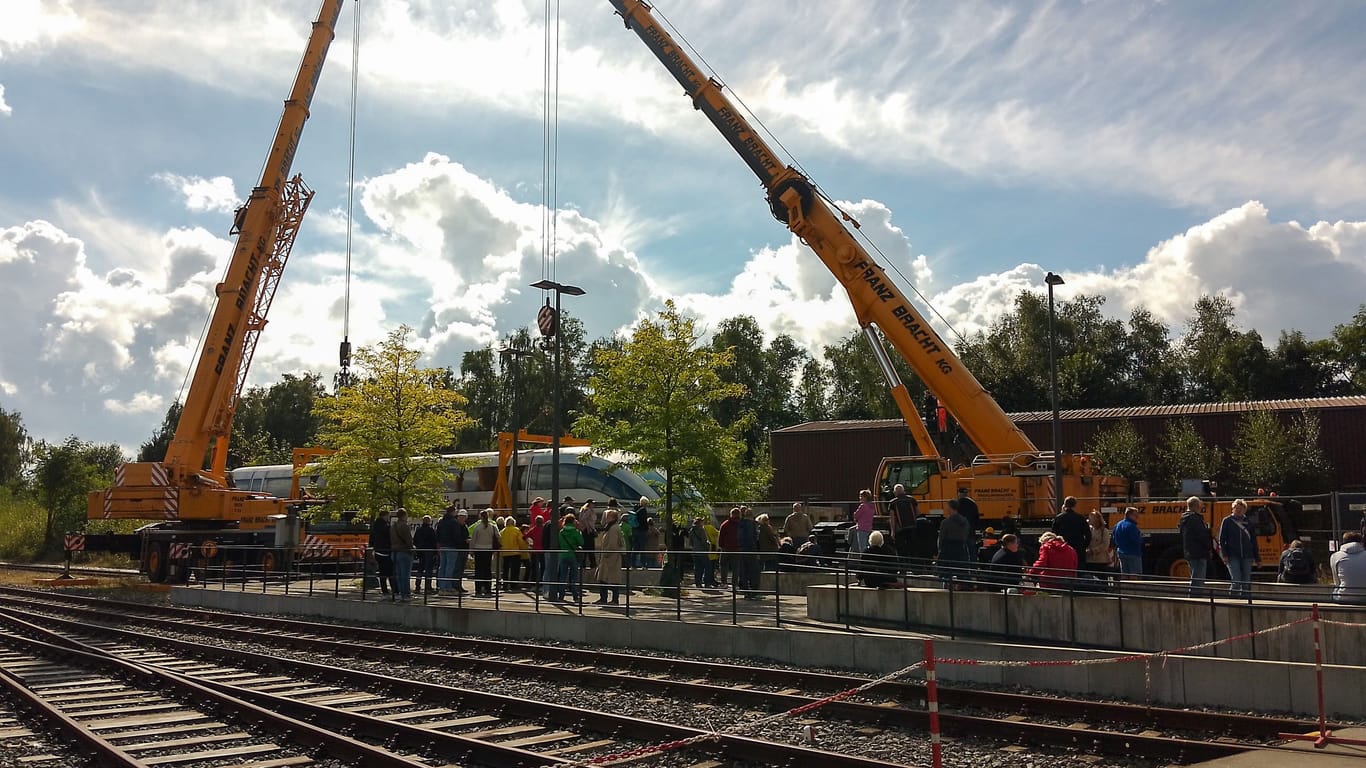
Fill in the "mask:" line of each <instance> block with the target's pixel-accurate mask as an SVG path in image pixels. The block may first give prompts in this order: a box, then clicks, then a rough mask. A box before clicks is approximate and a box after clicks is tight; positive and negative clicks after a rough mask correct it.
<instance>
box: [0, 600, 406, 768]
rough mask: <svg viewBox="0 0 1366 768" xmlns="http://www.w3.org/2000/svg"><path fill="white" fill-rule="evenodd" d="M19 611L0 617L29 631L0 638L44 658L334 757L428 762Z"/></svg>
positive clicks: (402, 766)
mask: <svg viewBox="0 0 1366 768" xmlns="http://www.w3.org/2000/svg"><path fill="white" fill-rule="evenodd" d="M19 613H20V612H18V611H15V610H13V609H11V608H10V607H8V606H7V607H5V608H0V623H3V624H6V625H8V626H10V627H12V628H15V629H18V630H23V631H25V632H27V633H28V634H27V635H19V634H11V635H8V636H6V637H4V638H3V642H5V643H8V644H11V645H22V646H23V647H25V648H27V649H29V650H30V651H31V652H33V653H36V654H38V655H41V656H44V657H47V658H53V659H60V660H63V661H67V662H73V663H77V664H79V666H81V667H82V668H90V667H95V668H99V669H104V670H107V671H109V672H111V673H113V674H115V675H118V676H120V677H123V678H125V679H136V680H139V681H140V682H141V684H143V685H148V686H150V687H151V689H152V690H158V691H167V690H173V691H176V692H177V693H179V694H180V696H179V697H178V698H182V699H188V700H191V701H196V702H204V703H208V704H211V705H212V706H214V707H217V708H219V709H220V711H227V712H231V713H232V714H233V715H235V716H236V717H237V718H238V719H239V720H240V721H242V722H244V723H252V724H254V725H257V726H259V727H263V728H265V729H266V730H270V731H273V732H275V733H278V734H283V735H286V736H288V739H289V745H290V746H294V747H298V746H299V745H303V746H306V747H314V748H318V749H321V750H323V751H325V752H327V753H328V754H329V755H331V756H333V757H335V758H337V759H340V760H345V761H359V763H358V764H363V765H366V766H375V767H376V768H429V766H427V764H426V763H421V762H416V761H413V760H409V759H408V758H406V757H402V756H400V755H395V754H394V753H392V752H389V751H388V750H385V749H382V748H380V747H375V746H372V745H370V744H366V743H365V742H363V741H358V740H356V739H353V738H351V737H349V736H346V735H344V734H340V733H332V732H329V731H327V730H325V729H322V728H319V727H317V726H314V725H311V724H309V723H306V722H303V721H301V720H297V719H294V718H290V717H287V716H284V715H281V714H279V713H276V712H272V711H270V710H268V709H265V708H263V707H259V706H257V705H255V704H252V703H250V702H247V701H243V700H242V699H241V698H239V697H235V696H232V695H224V694H223V693H220V692H219V691H217V690H215V689H213V688H210V687H209V686H206V685H203V684H201V683H199V682H197V681H195V680H193V679H190V678H188V677H185V676H184V675H180V674H176V673H172V672H169V671H167V670H162V669H158V668H156V667H155V666H152V665H148V664H142V663H139V662H136V661H131V660H128V659H121V658H119V657H117V656H115V655H112V654H110V653H108V652H106V651H103V650H101V649H99V648H95V647H93V646H90V645H87V644H85V643H82V642H80V641H78V640H74V639H72V638H69V637H64V636H62V635H60V634H58V633H55V632H52V631H51V630H49V629H47V628H45V627H43V626H40V625H38V624H34V623H32V622H30V621H27V620H25V619H24V618H22V617H21V616H20V615H18V614H19ZM25 615H27V614H25ZM36 618H40V619H42V620H44V621H50V620H51V619H50V617H36ZM60 621H62V623H70V624H73V625H74V628H76V629H82V630H86V631H88V630H90V629H92V628H93V627H92V626H91V625H89V624H81V623H79V622H67V621H65V620H60ZM101 629H102V628H101ZM126 634H135V633H126ZM42 637H47V638H48V640H46V641H45V640H41V639H39V638H42Z"/></svg>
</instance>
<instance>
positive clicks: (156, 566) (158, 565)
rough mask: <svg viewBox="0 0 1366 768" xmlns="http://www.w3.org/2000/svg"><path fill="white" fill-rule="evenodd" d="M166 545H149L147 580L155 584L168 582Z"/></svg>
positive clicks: (156, 543)
mask: <svg viewBox="0 0 1366 768" xmlns="http://www.w3.org/2000/svg"><path fill="white" fill-rule="evenodd" d="M166 558H167V552H166V544H165V542H152V543H150V544H148V545H147V580H148V581H150V582H152V583H153V584H160V583H162V582H164V581H166V565H167V563H166Z"/></svg>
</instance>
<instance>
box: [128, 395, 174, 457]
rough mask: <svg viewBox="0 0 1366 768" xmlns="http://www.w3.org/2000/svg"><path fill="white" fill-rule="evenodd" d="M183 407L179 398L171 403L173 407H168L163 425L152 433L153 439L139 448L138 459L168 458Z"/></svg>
mask: <svg viewBox="0 0 1366 768" xmlns="http://www.w3.org/2000/svg"><path fill="white" fill-rule="evenodd" d="M183 407H184V406H183V405H182V404H181V402H180V401H179V400H176V401H175V402H173V403H171V407H169V408H167V409H166V416H165V417H164V418H162V420H161V426H159V427H157V430H156V432H153V433H152V437H151V439H149V440H148V441H147V442H145V443H143V444H142V445H141V446H140V447H139V448H138V458H137V460H138V461H161V460H163V459H165V458H166V449H167V448H170V447H171V438H173V437H175V428H176V425H177V424H179V423H180V411H181V409H182V408H183Z"/></svg>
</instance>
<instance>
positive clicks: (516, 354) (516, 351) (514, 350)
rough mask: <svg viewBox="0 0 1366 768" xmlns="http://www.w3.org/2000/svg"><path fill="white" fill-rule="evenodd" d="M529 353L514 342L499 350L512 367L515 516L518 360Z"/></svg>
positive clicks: (514, 509)
mask: <svg viewBox="0 0 1366 768" xmlns="http://www.w3.org/2000/svg"><path fill="white" fill-rule="evenodd" d="M529 354H531V350H529V349H523V348H521V347H518V346H514V345H513V344H512V342H508V345H507V346H506V347H503V348H502V349H500V350H498V355H499V357H502V358H503V359H505V360H507V361H508V362H509V365H510V367H511V368H512V466H511V467H510V468H509V469H508V473H509V475H510V477H509V478H508V489H509V490H510V491H511V493H509V494H508V495H509V496H511V497H512V498H511V499H510V503H511V505H512V513H511V514H512V516H513V517H517V433H518V432H520V431H521V430H522V412H521V409H520V408H518V404H517V389H518V384H519V383H520V382H521V375H520V368H521V367H520V365H519V364H518V361H519V360H521V359H522V357H523V356H525V355H529Z"/></svg>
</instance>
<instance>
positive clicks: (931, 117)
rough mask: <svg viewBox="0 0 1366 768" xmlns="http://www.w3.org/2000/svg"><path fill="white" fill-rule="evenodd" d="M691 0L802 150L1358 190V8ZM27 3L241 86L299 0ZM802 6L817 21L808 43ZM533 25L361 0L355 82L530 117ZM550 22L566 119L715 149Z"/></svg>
mask: <svg viewBox="0 0 1366 768" xmlns="http://www.w3.org/2000/svg"><path fill="white" fill-rule="evenodd" d="M684 5H685V7H684V8H681V9H679V11H678V13H677V14H676V19H675V21H676V22H677V24H678V26H679V28H680V29H681V30H682V31H683V33H685V34H686V35H689V36H690V37H691V39H692V40H693V42H695V43H696V44H697V46H698V48H699V49H700V50H701V52H702V53H703V54H704V55H705V56H706V57H707V59H708V60H710V61H712V62H713V63H715V64H716V66H717V67H718V69H719V70H720V73H721V75H722V76H723V77H724V79H725V80H726V81H727V82H728V84H729V85H730V86H732V87H733V88H734V89H735V90H736V91H737V92H738V93H740V94H742V95H743V96H745V98H746V101H747V102H748V103H749V104H750V105H751V106H753V107H754V109H755V111H756V112H757V113H758V114H760V115H762V116H763V118H764V121H765V122H766V123H767V124H768V125H770V126H772V127H774V128H775V130H776V131H777V133H778V134H779V135H782V136H785V137H787V139H788V143H789V144H790V145H792V146H794V147H795V148H797V149H799V150H813V151H815V152H821V153H827V154H828V153H829V152H830V151H831V150H832V149H833V150H836V151H838V152H839V153H840V154H841V155H843V156H844V157H846V158H848V159H849V160H851V161H853V162H861V163H865V164H869V165H872V164H876V165H877V166H878V167H879V168H895V169H898V170H903V171H904V170H923V169H932V170H936V169H940V168H944V167H948V168H952V169H954V170H955V171H958V172H960V173H963V174H967V175H970V176H973V177H976V178H985V179H988V180H991V181H999V180H1005V181H1008V182H1018V181H1021V180H1026V181H1028V182H1029V183H1035V184H1037V183H1041V182H1042V183H1045V184H1051V185H1056V186H1060V187H1073V186H1077V185H1084V186H1089V187H1102V188H1106V189H1115V188H1119V189H1123V190H1127V191H1136V192H1139V193H1141V194H1144V195H1148V196H1151V197H1153V198H1155V199H1160V200H1168V201H1176V202H1179V203H1195V204H1199V205H1202V206H1219V205H1227V204H1228V201H1231V200H1246V199H1250V198H1254V197H1259V196H1265V195H1267V194H1268V189H1270V190H1273V191H1274V193H1275V194H1276V195H1277V196H1278V197H1277V198H1276V199H1273V200H1271V203H1272V204H1277V205H1278V204H1280V203H1281V202H1283V201H1284V202H1292V203H1306V202H1308V203H1313V204H1315V205H1319V206H1327V207H1332V208H1346V207H1348V206H1352V205H1358V204H1360V203H1361V202H1364V201H1366V191H1363V190H1366V151H1364V150H1366V103H1363V102H1362V100H1360V99H1356V98H1353V97H1352V96H1351V94H1350V93H1348V92H1346V91H1344V90H1343V89H1342V88H1341V86H1340V84H1341V83H1344V82H1359V81H1361V80H1362V79H1363V78H1366V60H1363V59H1362V58H1361V57H1360V56H1359V55H1358V45H1357V40H1356V37H1355V36H1354V35H1353V34H1351V30H1354V29H1357V28H1359V26H1360V15H1359V9H1356V8H1354V7H1352V6H1350V5H1343V6H1338V7H1335V8H1334V9H1332V10H1330V11H1325V10H1324V9H1322V8H1319V7H1310V6H1305V7H1299V6H1295V7H1287V8H1286V9H1284V10H1283V12H1280V13H1260V14H1244V15H1243V16H1241V17H1239V18H1238V19H1237V20H1235V21H1233V22H1228V21H1227V20H1226V19H1219V20H1218V23H1211V19H1210V18H1209V17H1210V15H1211V14H1210V12H1209V10H1208V8H1206V7H1204V6H1201V5H1198V4H1181V3H1167V4H1156V5H1152V6H1143V7H1142V8H1141V10H1140V9H1136V8H1135V7H1130V6H1127V5H1119V4H1107V3H1088V4H1081V5H1079V6H1078V5H1069V4H1056V3H1052V4H1050V3H1044V4H1033V5H1025V6H1016V5H1010V4H1006V5H1002V4H1000V3H996V2H992V1H991V0H976V1H969V2H962V3H953V4H943V5H928V6H927V5H925V4H911V3H905V4H895V3H893V4H888V3H831V2H828V0H794V2H792V3H789V5H788V6H787V7H788V10H789V12H788V13H784V14H782V15H781V16H778V17H775V16H774V15H773V14H772V12H771V11H770V9H768V8H766V7H764V6H762V4H754V5H746V4H740V5H736V4H729V3H693V4H684ZM20 7H21V8H28V9H30V12H29V13H28V14H25V13H22V12H21V13H19V14H18V16H19V19H20V21H19V22H18V23H17V24H16V25H11V24H10V14H8V13H7V17H6V27H7V29H9V28H10V27H11V26H15V27H17V28H18V29H19V30H21V31H20V32H12V33H11V34H12V35H13V36H14V37H15V38H16V39H18V40H20V41H31V40H37V39H46V40H50V41H55V42H54V43H53V44H66V43H70V45H69V46H68V48H67V49H66V50H64V52H65V53H68V54H69V55H70V56H71V57H73V58H79V59H82V60H84V61H87V62H89V63H90V64H93V65H96V66H105V65H109V64H110V63H113V64H116V65H117V66H118V67H120V68H127V69H132V70H156V71H160V72H165V73H171V74H173V75H174V76H176V77H181V78H186V79H189V80H191V81H193V82H195V83H196V84H199V85H204V86H207V87H211V88H218V89H229V90H233V91H235V92H237V93H239V94H251V95H255V94H259V93H261V92H264V90H265V89H263V86H264V85H265V84H266V83H272V82H275V81H276V80H277V79H278V76H279V73H280V72H282V71H289V70H290V68H291V67H292V66H293V64H294V63H295V62H296V61H297V58H298V52H299V50H300V49H301V47H302V42H303V39H304V36H305V35H306V33H307V29H308V28H307V25H306V22H305V19H304V18H301V17H300V14H299V9H298V8H296V7H293V6H290V7H288V8H286V7H285V6H282V5H280V4H277V3H265V2H255V3H252V2H237V3H221V2H209V0H185V1H184V2H177V3H168V2H158V3H150V4H145V5H143V6H142V7H140V8H139V9H138V12H136V13H130V12H128V11H127V9H125V8H123V7H122V6H120V5H119V4H109V3H98V2H88V1H87V2H79V1H77V0H73V2H71V3H70V6H68V4H66V3H62V4H55V3H53V4H49V3H39V2H37V1H36V0H28V1H27V2H20ZM71 7H75V8H79V9H80V15H81V16H83V17H85V20H84V23H79V19H77V16H76V12H75V11H72V10H70V8H71ZM33 9H37V10H36V11H35V10H33ZM7 10H8V9H7ZM26 16H28V17H32V18H41V19H44V20H45V21H41V22H32V21H30V22H29V23H25V22H24V19H25V17H26ZM813 20H816V21H815V22H814V23H816V24H819V25H821V30H822V32H821V34H819V35H811V34H808V32H809V29H810V27H811V25H812V24H813ZM822 21H826V22H828V23H823V24H822V23H821V22H822ZM541 24H542V20H541V19H540V18H539V17H538V16H537V14H536V13H535V12H533V11H532V10H530V6H527V5H525V4H521V3H495V4H488V3H486V2H478V1H477V0H461V1H458V2H450V1H449V0H440V1H439V2H438V1H437V0H412V1H411V2H405V3H380V4H377V5H374V6H370V7H367V10H366V17H365V30H366V31H365V35H366V36H365V40H364V46H365V49H364V51H363V54H364V55H363V57H362V61H363V67H364V70H363V72H362V77H363V80H362V87H363V88H364V90H365V92H366V93H367V94H369V95H370V97H371V98H372V99H375V100H377V101H378V102H381V103H382V104H383V106H382V109H384V110H385V111H386V112H391V113H393V114H395V115H396V116H401V115H405V114H414V113H417V114H422V115H425V114H430V113H431V112H441V113H446V112H449V111H452V110H456V111H459V112H461V113H465V114H469V113H472V112H478V111H481V110H491V111H495V112H497V113H500V114H503V115H509V114H511V115H515V116H520V117H522V118H526V119H538V118H539V116H540V113H541V109H542V105H543V100H542V94H541V83H542V80H541V64H540V62H541V50H542V44H543V35H542V31H541V28H540V25H541ZM35 30H40V31H35ZM53 30H56V31H53ZM756 30H762V33H757V32H756ZM342 31H343V35H344V33H345V30H344V29H343V30H342ZM560 32H561V34H560V43H561V47H560V51H559V60H560V68H561V69H560V72H561V79H560V86H559V102H558V109H559V115H560V119H561V120H562V121H564V122H565V123H566V124H569V123H573V124H576V125H580V126H589V127H590V128H592V129H594V130H597V129H601V128H603V127H604V126H607V127H609V128H612V129H619V128H620V127H621V126H623V125H624V126H631V127H632V128H638V129H641V130H643V131H645V132H649V133H653V134H657V135H662V136H665V137H666V138H667V139H668V140H669V141H670V142H675V143H689V144H693V145H695V146H707V147H710V146H712V144H711V143H710V142H711V141H712V140H713V139H714V137H712V136H711V135H710V131H709V129H708V128H706V127H705V126H704V125H702V124H701V121H700V120H699V119H698V118H697V116H696V115H694V114H693V113H692V110H691V106H690V105H689V104H688V102H687V100H686V99H684V98H681V97H680V96H679V94H678V88H677V86H676V85H675V84H674V83H673V82H672V81H671V80H670V79H669V77H668V75H667V74H666V73H665V72H664V70H663V68H662V67H660V66H658V64H657V62H655V61H653V60H652V57H651V56H650V54H649V53H648V52H647V51H646V50H645V48H644V47H643V46H641V45H640V44H639V42H638V41H637V40H635V39H634V36H633V35H631V34H630V33H628V32H626V31H625V30H623V29H622V28H621V25H620V24H619V23H617V22H616V20H615V19H614V17H613V15H612V14H611V13H610V12H608V11H607V9H606V8H605V7H600V5H599V3H596V2H591V3H590V2H586V1H585V2H572V3H567V4H566V9H565V11H564V13H563V19H562V27H561V30H560ZM3 34H4V33H3V32H0V35H3ZM241 40H251V41H252V55H250V56H243V55H242V51H241V48H240V45H239V43H240V41H241ZM2 41H3V37H0V46H3V42H2ZM11 45H12V47H13V46H14V45H17V43H12V44H11ZM346 45H347V41H346V39H345V37H344V36H342V37H341V38H340V39H339V40H338V41H337V43H336V44H335V46H334V47H335V48H337V49H339V50H336V51H334V54H333V58H334V62H333V64H332V65H329V67H330V68H331V67H332V66H336V67H337V68H341V67H344V66H345V60H346V59H347V58H349V57H347V56H346V55H345V53H346V52H345V51H343V50H340V49H342V48H344V47H345V46H346ZM0 50H2V48H0ZM887 52H896V53H895V54H894V55H888V54H887ZM489 62H498V65H497V66H492V67H491V66H489ZM225 71H231V76H229V77H224V72H225ZM470 72H478V73H479V76H478V77H469V76H468V73H470ZM345 81H346V78H335V79H332V78H329V79H327V80H326V81H325V82H324V83H323V84H322V88H323V90H322V92H321V93H320V99H322V100H324V101H326V100H332V101H334V102H338V103H344V100H345V98H346V89H345V88H344V87H343V85H342V83H344V82H345ZM271 92H273V91H271ZM1267 104H1275V105H1276V108H1275V109H1267V108H1266V105H1267ZM1306 116H1309V117H1306Z"/></svg>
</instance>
